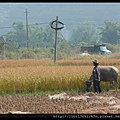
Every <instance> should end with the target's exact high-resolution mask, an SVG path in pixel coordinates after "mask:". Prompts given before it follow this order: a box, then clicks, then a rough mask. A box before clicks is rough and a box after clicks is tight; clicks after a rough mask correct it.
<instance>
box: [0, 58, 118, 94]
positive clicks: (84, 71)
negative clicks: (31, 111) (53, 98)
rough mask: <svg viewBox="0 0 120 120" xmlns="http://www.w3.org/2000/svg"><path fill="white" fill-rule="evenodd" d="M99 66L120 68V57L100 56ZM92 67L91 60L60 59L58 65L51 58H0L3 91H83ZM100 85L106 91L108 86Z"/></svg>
mask: <svg viewBox="0 0 120 120" xmlns="http://www.w3.org/2000/svg"><path fill="white" fill-rule="evenodd" d="M99 65H114V66H116V67H117V68H118V69H119V70H120V59H100V60H99ZM92 68H93V64H92V60H88V59H83V60H58V61H57V63H56V64H55V65H54V63H53V61H52V60H27V59H26V60H0V94H2V95H3V94H14V93H33V92H46V91H48V92H55V91H59V92H61V91H77V92H84V91H85V87H86V85H85V81H86V80H87V79H88V78H89V76H90V74H91V71H92ZM119 81H120V79H119ZM101 84H102V88H103V90H105V89H106V87H107V86H108V85H109V84H108V83H104V82H103V83H101ZM113 89H115V88H113Z"/></svg>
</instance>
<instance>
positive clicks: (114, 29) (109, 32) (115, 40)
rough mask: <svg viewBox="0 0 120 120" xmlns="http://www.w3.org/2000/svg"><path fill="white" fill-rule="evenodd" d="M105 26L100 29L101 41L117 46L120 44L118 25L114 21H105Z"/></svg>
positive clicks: (119, 26) (119, 25)
mask: <svg viewBox="0 0 120 120" xmlns="http://www.w3.org/2000/svg"><path fill="white" fill-rule="evenodd" d="M104 23H105V26H103V27H102V28H101V29H102V31H101V35H102V37H101V41H103V42H104V43H111V44H119V43H120V24H119V23H118V22H116V21H110V20H106V21H105V22H104Z"/></svg>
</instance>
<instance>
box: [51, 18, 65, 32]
mask: <svg viewBox="0 0 120 120" xmlns="http://www.w3.org/2000/svg"><path fill="white" fill-rule="evenodd" d="M55 22H57V23H60V24H61V25H63V26H62V27H57V28H55V27H53V24H54V23H55ZM50 26H51V28H52V29H54V30H61V29H63V28H64V23H62V22H60V21H57V20H54V21H52V22H51V23H50Z"/></svg>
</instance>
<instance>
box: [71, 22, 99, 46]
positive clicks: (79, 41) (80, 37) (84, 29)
mask: <svg viewBox="0 0 120 120" xmlns="http://www.w3.org/2000/svg"><path fill="white" fill-rule="evenodd" d="M99 34H100V30H99V29H98V26H97V25H96V23H95V22H91V21H88V22H81V23H79V24H78V25H77V26H75V27H74V29H73V33H72V35H71V38H70V40H69V44H70V46H71V47H77V46H79V47H80V46H82V45H93V44H97V43H99V40H100V37H101V36H100V35H99Z"/></svg>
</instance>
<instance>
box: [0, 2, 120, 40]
mask: <svg viewBox="0 0 120 120" xmlns="http://www.w3.org/2000/svg"><path fill="white" fill-rule="evenodd" d="M26 8H27V10H28V12H29V13H28V22H29V24H34V23H41V26H43V27H44V26H45V25H47V24H49V23H50V22H51V21H53V20H55V19H56V16H58V19H59V21H61V22H63V23H64V24H65V25H66V29H65V30H64V31H63V33H64V35H65V36H66V37H67V38H68V37H69V36H70V34H71V31H72V29H73V27H74V25H77V24H78V23H79V22H83V21H95V22H96V23H97V24H99V25H103V24H104V21H105V20H107V19H108V20H113V21H118V22H120V10H119V9H120V4H119V3H111V4H110V3H109V4H107V3H45V4H44V3H40V2H38V3H0V35H2V34H5V33H6V32H7V31H8V30H10V29H11V28H4V27H10V26H12V23H13V22H17V21H18V20H24V21H25V13H24V12H25V9H26Z"/></svg>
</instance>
